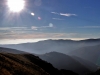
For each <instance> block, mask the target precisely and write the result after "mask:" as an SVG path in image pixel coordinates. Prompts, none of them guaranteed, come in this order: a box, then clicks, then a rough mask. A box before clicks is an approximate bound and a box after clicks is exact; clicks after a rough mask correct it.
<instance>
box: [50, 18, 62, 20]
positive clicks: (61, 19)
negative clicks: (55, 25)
mask: <svg viewBox="0 0 100 75" xmlns="http://www.w3.org/2000/svg"><path fill="white" fill-rule="evenodd" d="M52 19H54V20H64V19H60V18H52Z"/></svg>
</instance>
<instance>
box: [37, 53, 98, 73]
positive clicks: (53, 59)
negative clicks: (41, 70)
mask: <svg viewBox="0 0 100 75" xmlns="http://www.w3.org/2000/svg"><path fill="white" fill-rule="evenodd" d="M38 56H39V57H40V58H41V59H43V60H45V61H47V62H49V63H51V64H52V65H53V66H54V67H56V68H58V69H66V70H71V71H73V72H76V73H78V74H85V73H88V72H94V71H96V70H97V66H96V65H95V64H91V63H90V62H87V61H84V62H83V63H84V64H89V67H90V68H88V65H84V64H83V63H81V62H79V61H77V60H75V59H73V58H72V57H70V56H68V55H65V54H62V53H58V52H50V53H46V54H42V55H38ZM80 59H81V58H80ZM81 60H82V59H81Z"/></svg>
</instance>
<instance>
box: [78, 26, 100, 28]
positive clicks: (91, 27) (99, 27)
mask: <svg viewBox="0 0 100 75" xmlns="http://www.w3.org/2000/svg"><path fill="white" fill-rule="evenodd" d="M80 28H100V26H83V27H80Z"/></svg>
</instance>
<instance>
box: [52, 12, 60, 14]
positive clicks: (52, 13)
mask: <svg viewBox="0 0 100 75" xmlns="http://www.w3.org/2000/svg"><path fill="white" fill-rule="evenodd" d="M51 13H52V14H58V15H59V13H57V12H51Z"/></svg>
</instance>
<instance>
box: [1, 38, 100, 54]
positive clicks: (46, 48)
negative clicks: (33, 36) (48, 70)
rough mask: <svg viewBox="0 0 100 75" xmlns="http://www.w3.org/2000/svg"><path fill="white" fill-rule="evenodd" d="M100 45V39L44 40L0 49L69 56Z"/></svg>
mask: <svg viewBox="0 0 100 75" xmlns="http://www.w3.org/2000/svg"><path fill="white" fill-rule="evenodd" d="M99 44H100V39H86V40H80V41H73V40H63V39H59V40H44V41H39V42H35V43H22V44H11V45H0V47H5V48H12V49H17V50H22V51H25V52H30V53H35V54H44V53H48V52H52V51H56V52H60V53H64V54H68V53H69V52H71V51H74V50H77V49H79V48H82V47H86V46H96V45H99Z"/></svg>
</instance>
